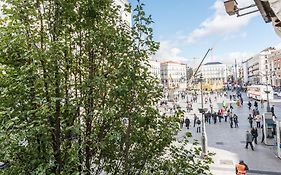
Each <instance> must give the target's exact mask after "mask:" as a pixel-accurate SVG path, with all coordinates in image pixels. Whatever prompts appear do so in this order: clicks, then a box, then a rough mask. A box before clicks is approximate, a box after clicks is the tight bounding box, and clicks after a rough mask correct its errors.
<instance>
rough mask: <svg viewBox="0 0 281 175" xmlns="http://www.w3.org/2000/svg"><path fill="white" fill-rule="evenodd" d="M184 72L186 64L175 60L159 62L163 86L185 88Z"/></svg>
mask: <svg viewBox="0 0 281 175" xmlns="http://www.w3.org/2000/svg"><path fill="white" fill-rule="evenodd" d="M186 73H187V71H186V64H183V63H179V62H175V61H165V62H161V82H162V84H163V86H164V88H167V89H178V90H185V89H186V84H187V81H186V78H187V76H186V75H187V74H186Z"/></svg>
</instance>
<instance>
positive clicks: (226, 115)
mask: <svg viewBox="0 0 281 175" xmlns="http://www.w3.org/2000/svg"><path fill="white" fill-rule="evenodd" d="M229 114H230V110H228V111H227V113H226V114H225V115H224V121H225V122H227V118H228V116H229Z"/></svg>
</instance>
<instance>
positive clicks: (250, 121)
mask: <svg viewBox="0 0 281 175" xmlns="http://www.w3.org/2000/svg"><path fill="white" fill-rule="evenodd" d="M253 119H254V118H253V117H252V115H251V114H249V117H248V120H249V124H250V127H251V128H253Z"/></svg>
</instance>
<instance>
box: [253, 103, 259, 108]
mask: <svg viewBox="0 0 281 175" xmlns="http://www.w3.org/2000/svg"><path fill="white" fill-rule="evenodd" d="M254 106H255V108H256V110H258V109H259V106H258V102H257V101H255V103H254Z"/></svg>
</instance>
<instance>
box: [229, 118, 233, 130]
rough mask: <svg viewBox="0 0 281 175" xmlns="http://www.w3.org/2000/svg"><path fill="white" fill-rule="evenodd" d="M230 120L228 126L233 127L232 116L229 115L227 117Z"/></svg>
mask: <svg viewBox="0 0 281 175" xmlns="http://www.w3.org/2000/svg"><path fill="white" fill-rule="evenodd" d="M229 121H230V128H233V116H232V115H231V116H230V118H229Z"/></svg>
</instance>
